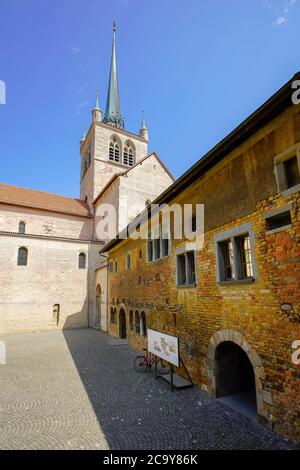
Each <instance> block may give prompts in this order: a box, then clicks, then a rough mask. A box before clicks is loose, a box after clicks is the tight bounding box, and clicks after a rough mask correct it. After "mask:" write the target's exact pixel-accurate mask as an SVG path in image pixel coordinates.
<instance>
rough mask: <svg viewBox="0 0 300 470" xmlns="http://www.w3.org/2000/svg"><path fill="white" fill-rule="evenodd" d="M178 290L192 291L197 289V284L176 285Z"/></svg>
mask: <svg viewBox="0 0 300 470" xmlns="http://www.w3.org/2000/svg"><path fill="white" fill-rule="evenodd" d="M177 287H178V289H192V288H195V287H197V284H196V283H195V284H177Z"/></svg>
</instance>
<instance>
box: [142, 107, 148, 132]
mask: <svg viewBox="0 0 300 470" xmlns="http://www.w3.org/2000/svg"><path fill="white" fill-rule="evenodd" d="M141 129H147V126H146V121H145V113H144V111H142V124H141Z"/></svg>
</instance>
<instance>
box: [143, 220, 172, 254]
mask: <svg viewBox="0 0 300 470" xmlns="http://www.w3.org/2000/svg"><path fill="white" fill-rule="evenodd" d="M164 230H166V232H168V236H169V238H163V231H164ZM166 241H167V242H168V243H167V245H168V253H167V254H163V253H165V250H164V244H166ZM150 249H151V252H152V258H151V259H150V257H149V252H150ZM146 252H147V262H148V263H155V262H156V261H160V260H163V259H166V258H168V257H169V256H170V252H171V233H170V228H169V226H166V225H163V224H159V237H158V238H151V231H149V233H148V239H147V241H146ZM157 252H159V256H156V253H157Z"/></svg>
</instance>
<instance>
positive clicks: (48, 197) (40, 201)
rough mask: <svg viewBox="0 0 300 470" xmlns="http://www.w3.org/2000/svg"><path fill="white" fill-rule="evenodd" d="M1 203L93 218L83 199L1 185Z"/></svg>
mask: <svg viewBox="0 0 300 470" xmlns="http://www.w3.org/2000/svg"><path fill="white" fill-rule="evenodd" d="M0 203H4V204H11V205H14V206H22V207H29V208H31V209H40V210H45V211H50V212H59V213H63V214H69V215H76V216H80V217H91V214H90V211H89V208H88V206H87V204H86V203H85V202H84V201H82V200H81V199H74V198H71V197H66V196H60V195H58V194H51V193H46V192H43V191H36V190H34V189H27V188H21V187H19V186H11V185H8V184H1V183H0Z"/></svg>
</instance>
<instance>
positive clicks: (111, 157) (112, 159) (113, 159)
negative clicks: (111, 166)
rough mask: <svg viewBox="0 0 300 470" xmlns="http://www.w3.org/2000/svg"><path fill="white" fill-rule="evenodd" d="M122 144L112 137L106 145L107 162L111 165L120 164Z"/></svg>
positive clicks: (115, 137)
mask: <svg viewBox="0 0 300 470" xmlns="http://www.w3.org/2000/svg"><path fill="white" fill-rule="evenodd" d="M117 146H118V159H116V147H117ZM111 147H113V148H112V155H111ZM122 156H123V153H122V142H121V140H120V139H119V138H118V137H117V136H116V135H112V136H110V139H109V144H108V161H110V162H112V163H117V164H119V165H120V164H121V163H122Z"/></svg>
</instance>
